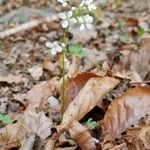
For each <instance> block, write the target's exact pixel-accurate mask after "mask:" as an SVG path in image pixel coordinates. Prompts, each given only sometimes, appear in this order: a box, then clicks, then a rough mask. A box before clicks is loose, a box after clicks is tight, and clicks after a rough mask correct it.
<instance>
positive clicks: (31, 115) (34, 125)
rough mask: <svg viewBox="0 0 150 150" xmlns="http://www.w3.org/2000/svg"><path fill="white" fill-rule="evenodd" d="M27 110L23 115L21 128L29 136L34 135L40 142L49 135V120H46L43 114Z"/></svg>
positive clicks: (50, 123) (50, 121) (32, 109)
mask: <svg viewBox="0 0 150 150" xmlns="http://www.w3.org/2000/svg"><path fill="white" fill-rule="evenodd" d="M28 109H29V110H27V111H25V113H24V115H23V119H22V126H23V127H24V128H25V129H26V131H28V132H29V134H30V135H32V134H36V135H38V136H39V137H40V138H41V140H44V139H46V138H47V137H48V136H50V135H51V126H52V123H53V122H52V120H51V118H47V117H46V116H45V114H44V112H39V113H36V112H35V111H34V108H32V107H31V108H28Z"/></svg>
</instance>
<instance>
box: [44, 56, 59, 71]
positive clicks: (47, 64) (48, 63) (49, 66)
mask: <svg viewBox="0 0 150 150" xmlns="http://www.w3.org/2000/svg"><path fill="white" fill-rule="evenodd" d="M43 68H44V69H46V70H48V71H50V72H52V73H54V72H56V71H57V70H58V69H60V62H59V61H57V62H55V63H53V62H52V60H51V59H50V58H47V59H45V60H44V63H43Z"/></svg>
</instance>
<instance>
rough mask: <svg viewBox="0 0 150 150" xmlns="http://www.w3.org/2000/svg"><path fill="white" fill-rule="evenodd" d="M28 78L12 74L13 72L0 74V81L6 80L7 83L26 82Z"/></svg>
mask: <svg viewBox="0 0 150 150" xmlns="http://www.w3.org/2000/svg"><path fill="white" fill-rule="evenodd" d="M27 81H28V79H26V78H24V77H22V75H13V74H9V75H8V76H1V75H0V82H7V83H9V84H12V83H15V84H18V83H21V82H24V83H27Z"/></svg>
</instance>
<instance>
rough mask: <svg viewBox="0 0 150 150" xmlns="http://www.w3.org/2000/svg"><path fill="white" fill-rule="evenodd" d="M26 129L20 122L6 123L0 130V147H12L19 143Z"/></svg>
mask: <svg viewBox="0 0 150 150" xmlns="http://www.w3.org/2000/svg"><path fill="white" fill-rule="evenodd" d="M26 132H27V131H26V130H25V129H23V127H22V124H21V123H15V124H10V125H7V126H6V127H4V128H2V129H1V130H0V148H1V147H2V148H12V147H18V146H20V145H21V141H22V140H23V139H24V138H25V136H26Z"/></svg>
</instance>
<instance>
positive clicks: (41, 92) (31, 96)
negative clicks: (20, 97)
mask: <svg viewBox="0 0 150 150" xmlns="http://www.w3.org/2000/svg"><path fill="white" fill-rule="evenodd" d="M52 91H53V89H52V87H51V85H50V84H49V83H47V82H46V83H44V84H36V85H34V86H33V87H32V89H31V90H30V91H28V92H27V95H26V99H27V102H28V104H31V105H33V106H34V107H41V108H42V105H44V103H45V102H47V99H48V97H49V96H51V95H53V94H52Z"/></svg>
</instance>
